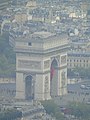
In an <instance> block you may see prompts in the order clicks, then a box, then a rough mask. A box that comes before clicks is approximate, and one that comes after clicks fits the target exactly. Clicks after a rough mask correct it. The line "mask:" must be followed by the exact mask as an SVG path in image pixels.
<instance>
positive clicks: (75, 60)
mask: <svg viewBox="0 0 90 120" xmlns="http://www.w3.org/2000/svg"><path fill="white" fill-rule="evenodd" d="M67 62H87V63H88V60H83V59H82V60H81V59H79V60H78V59H74V60H73V59H72V60H71V59H68V60H67Z"/></svg>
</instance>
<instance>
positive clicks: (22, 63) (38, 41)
mask: <svg viewBox="0 0 90 120" xmlns="http://www.w3.org/2000/svg"><path fill="white" fill-rule="evenodd" d="M11 34H12V33H11ZM14 36H15V33H14V35H13V38H12V37H10V42H11V43H12V44H13V47H14V50H15V52H16V98H18V99H34V100H47V99H50V98H51V97H57V96H60V95H64V94H66V93H67V50H68V48H69V42H68V35H66V34H64V33H62V34H52V33H49V32H35V33H33V34H26V35H21V36H15V37H14Z"/></svg>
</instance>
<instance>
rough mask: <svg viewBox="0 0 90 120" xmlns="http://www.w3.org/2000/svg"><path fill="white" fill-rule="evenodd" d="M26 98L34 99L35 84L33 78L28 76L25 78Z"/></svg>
mask: <svg viewBox="0 0 90 120" xmlns="http://www.w3.org/2000/svg"><path fill="white" fill-rule="evenodd" d="M25 98H26V99H27V100H30V99H33V98H34V84H33V77H32V76H31V75H28V76H26V78H25Z"/></svg>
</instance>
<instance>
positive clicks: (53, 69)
mask: <svg viewBox="0 0 90 120" xmlns="http://www.w3.org/2000/svg"><path fill="white" fill-rule="evenodd" d="M57 68H58V62H57V60H56V59H55V58H54V59H53V60H52V62H51V66H50V95H51V97H54V96H56V95H57V94H58V93H57V92H58V87H57V86H58V69H57Z"/></svg>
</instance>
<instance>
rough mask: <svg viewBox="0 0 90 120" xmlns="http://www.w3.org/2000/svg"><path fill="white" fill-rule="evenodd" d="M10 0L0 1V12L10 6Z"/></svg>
mask: <svg viewBox="0 0 90 120" xmlns="http://www.w3.org/2000/svg"><path fill="white" fill-rule="evenodd" d="M10 1H11V0H1V1H0V10H3V9H6V8H7V7H8V6H9V5H10Z"/></svg>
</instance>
